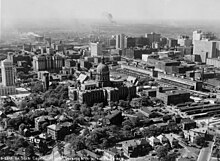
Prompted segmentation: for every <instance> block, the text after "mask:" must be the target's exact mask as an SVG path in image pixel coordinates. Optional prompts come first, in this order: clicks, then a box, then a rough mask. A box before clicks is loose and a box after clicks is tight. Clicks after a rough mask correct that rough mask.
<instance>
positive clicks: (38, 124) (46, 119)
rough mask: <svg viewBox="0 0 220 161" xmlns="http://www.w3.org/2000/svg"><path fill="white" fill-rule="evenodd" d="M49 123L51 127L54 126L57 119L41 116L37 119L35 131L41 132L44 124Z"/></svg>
mask: <svg viewBox="0 0 220 161" xmlns="http://www.w3.org/2000/svg"><path fill="white" fill-rule="evenodd" d="M46 122H47V123H48V124H49V125H51V124H54V123H55V122H56V119H55V118H53V117H51V116H39V117H37V118H35V129H36V130H38V131H40V130H42V129H41V126H42V124H43V123H46Z"/></svg>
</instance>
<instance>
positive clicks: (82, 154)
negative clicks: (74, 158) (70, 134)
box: [77, 149, 100, 161]
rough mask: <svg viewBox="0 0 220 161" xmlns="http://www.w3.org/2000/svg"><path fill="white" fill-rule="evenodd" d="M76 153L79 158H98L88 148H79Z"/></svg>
mask: <svg viewBox="0 0 220 161" xmlns="http://www.w3.org/2000/svg"><path fill="white" fill-rule="evenodd" d="M77 155H78V156H79V157H80V158H86V160H87V159H88V160H91V161H93V160H99V158H100V156H99V155H97V154H95V153H93V152H92V151H90V150H87V149H83V150H80V151H78V152H77Z"/></svg>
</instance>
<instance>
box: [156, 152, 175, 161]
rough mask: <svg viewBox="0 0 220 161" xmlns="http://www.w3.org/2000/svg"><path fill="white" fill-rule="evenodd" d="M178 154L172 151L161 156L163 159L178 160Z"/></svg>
mask: <svg viewBox="0 0 220 161" xmlns="http://www.w3.org/2000/svg"><path fill="white" fill-rule="evenodd" d="M177 156H178V154H176V153H171V154H168V155H166V156H165V157H164V158H161V159H160V160H161V161H176V158H177Z"/></svg>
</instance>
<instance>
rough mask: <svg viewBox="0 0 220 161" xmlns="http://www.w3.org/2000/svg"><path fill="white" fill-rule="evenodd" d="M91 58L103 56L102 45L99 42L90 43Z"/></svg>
mask: <svg viewBox="0 0 220 161" xmlns="http://www.w3.org/2000/svg"><path fill="white" fill-rule="evenodd" d="M90 49H91V56H101V55H102V44H101V43H99V42H96V43H90Z"/></svg>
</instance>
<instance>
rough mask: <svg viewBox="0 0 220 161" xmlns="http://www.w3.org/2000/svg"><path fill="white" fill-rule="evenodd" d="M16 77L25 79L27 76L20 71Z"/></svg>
mask: <svg viewBox="0 0 220 161" xmlns="http://www.w3.org/2000/svg"><path fill="white" fill-rule="evenodd" d="M17 77H18V78H20V79H26V78H27V76H26V75H25V74H24V72H22V71H20V72H18V73H17Z"/></svg>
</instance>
